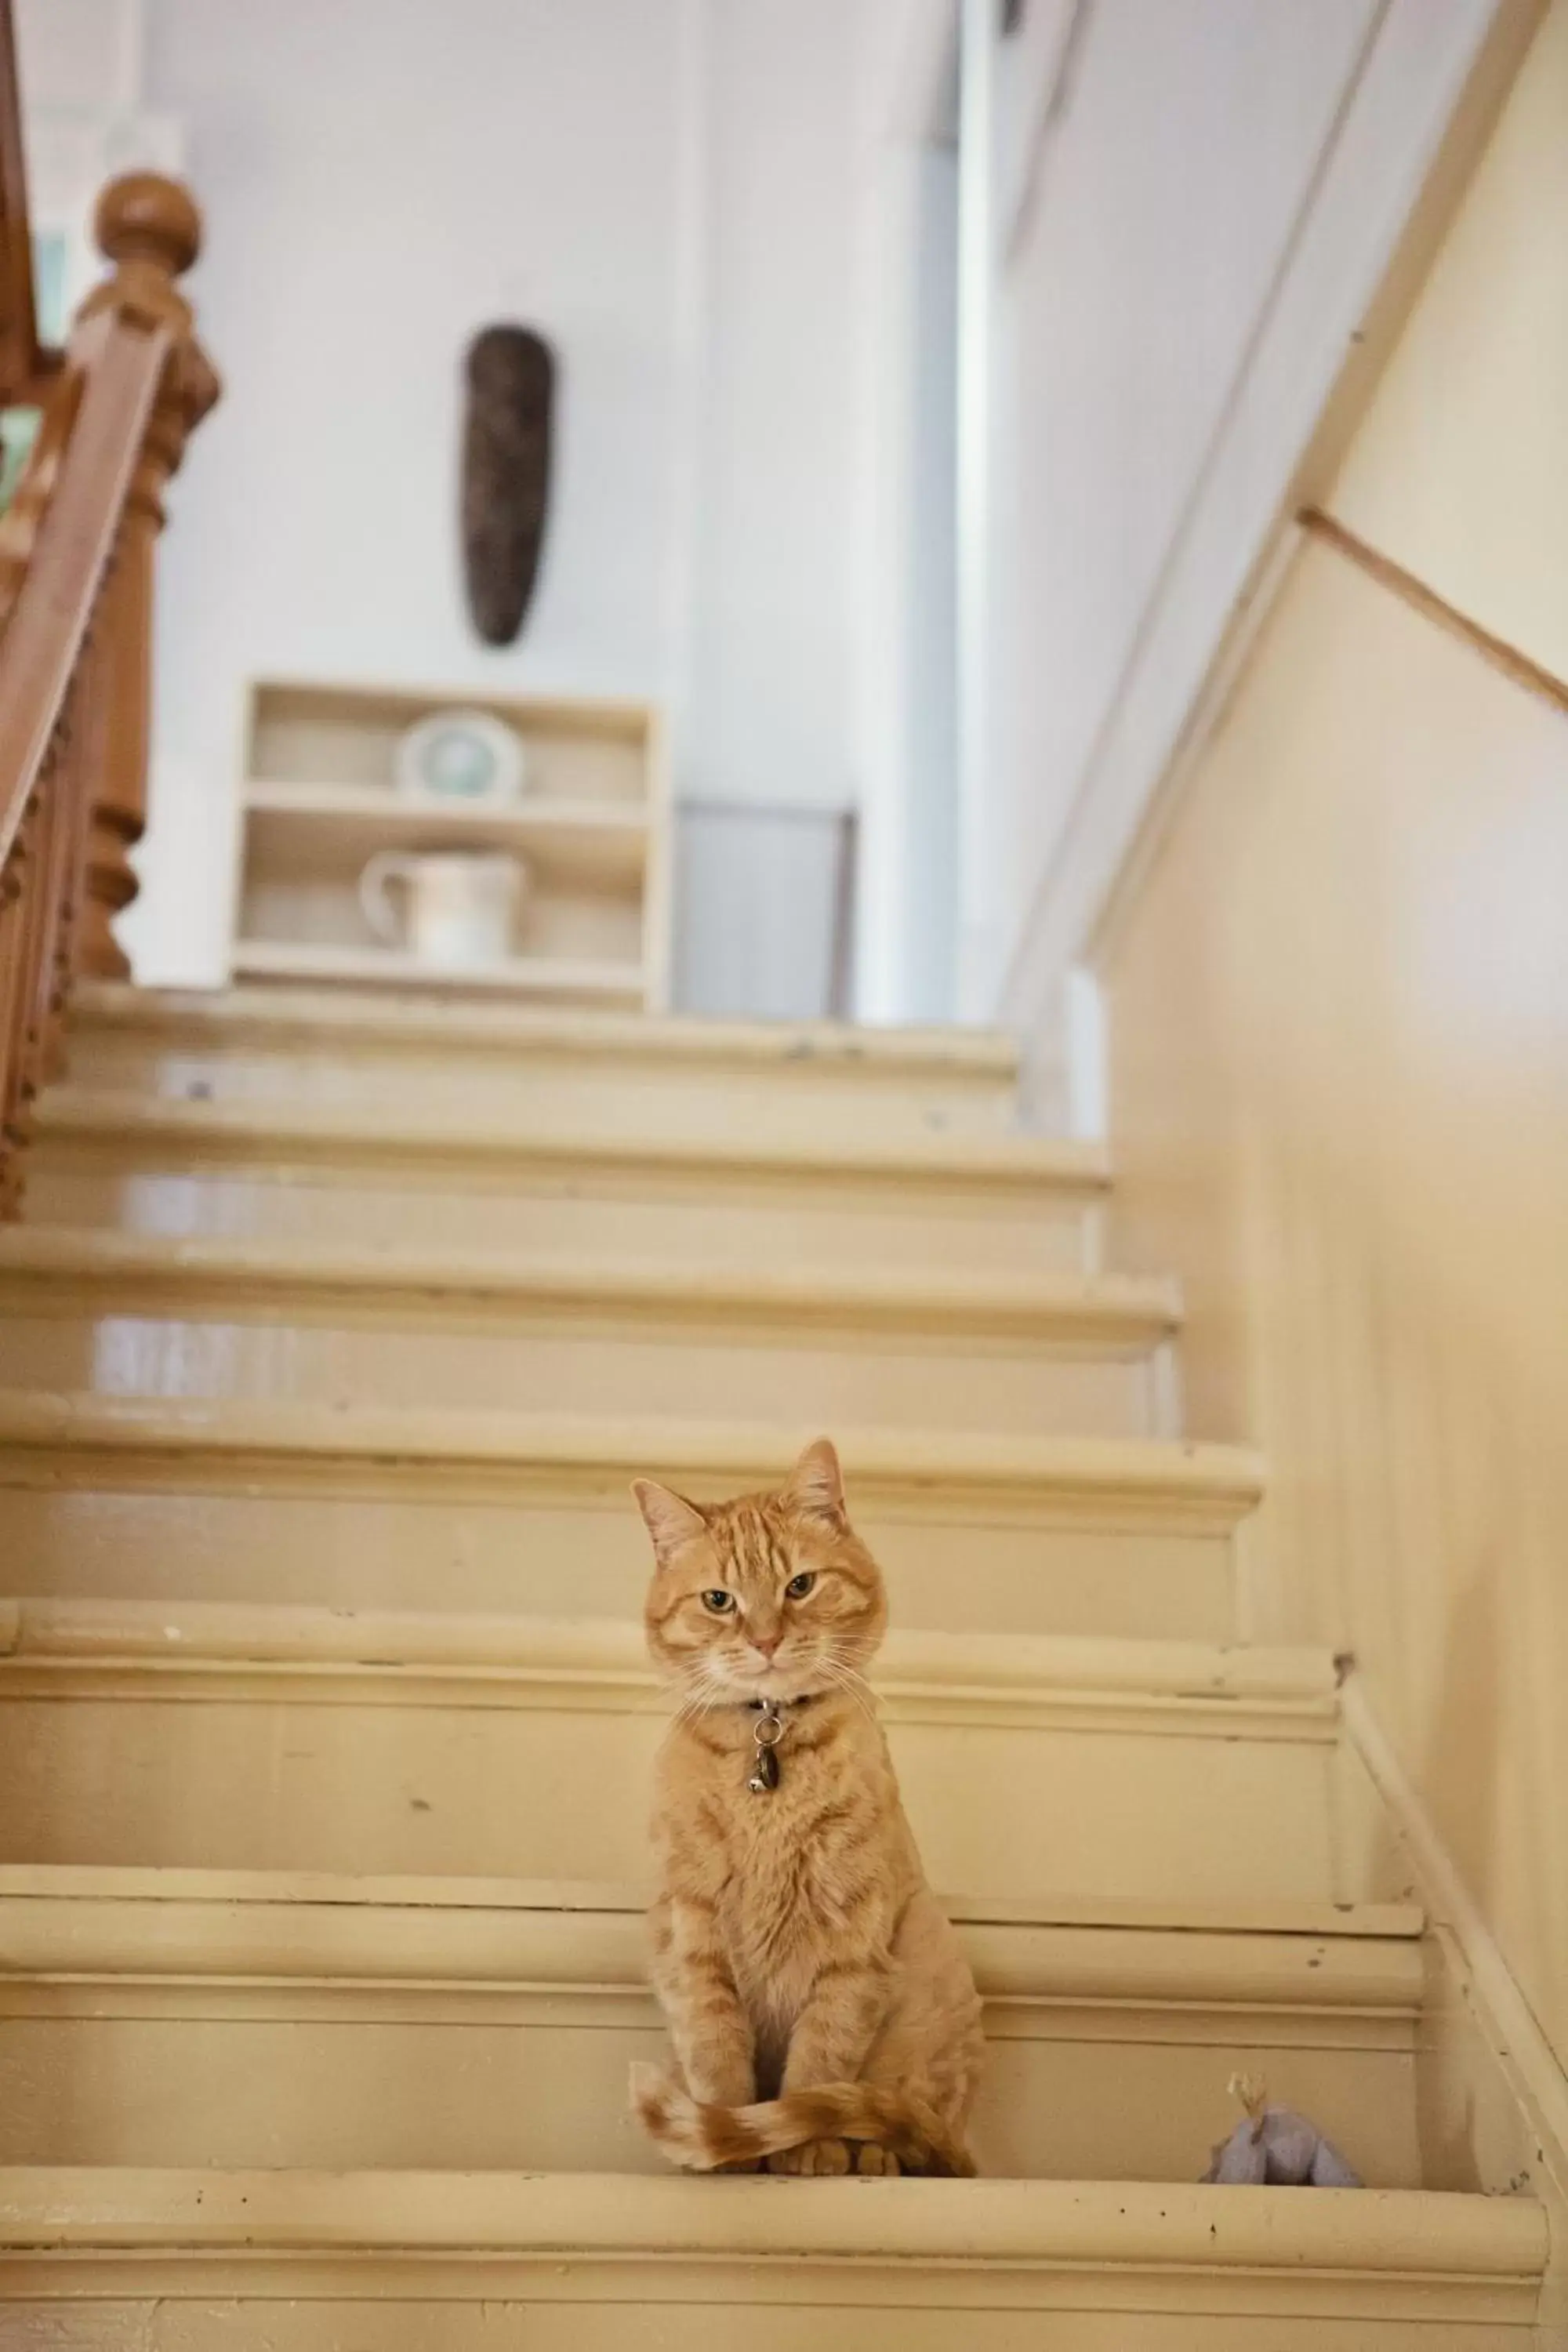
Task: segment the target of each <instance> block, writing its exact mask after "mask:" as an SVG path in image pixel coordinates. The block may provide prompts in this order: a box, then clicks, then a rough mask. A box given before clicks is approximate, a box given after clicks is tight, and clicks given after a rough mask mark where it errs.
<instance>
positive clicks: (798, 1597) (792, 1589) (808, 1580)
mask: <svg viewBox="0 0 1568 2352" xmlns="http://www.w3.org/2000/svg"><path fill="white" fill-rule="evenodd" d="M815 1583H816V1577H815V1575H814V1574H813V1573H812V1571H811V1570H810V1569H803V1570H801V1572H800V1574H799V1575H798V1576H792V1577H791V1578H790V1580H789V1582H788V1583H787V1584H786V1585H785V1586H784V1597H785V1599H786V1600H789V1601H804V1600H805V1596H806V1594H807V1593H808V1592H809V1591H811V1588H812V1586H813V1585H814V1584H815Z"/></svg>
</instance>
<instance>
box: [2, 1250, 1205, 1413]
mask: <svg viewBox="0 0 1568 2352" xmlns="http://www.w3.org/2000/svg"><path fill="white" fill-rule="evenodd" d="M193 1287H195V1288H198V1289H199V1285H193ZM39 1304H40V1300H39V1295H38V1288H37V1286H28V1285H19V1286H15V1287H12V1286H7V1285H5V1284H3V1283H0V1386H5V1387H7V1388H20V1389H54V1390H61V1389H75V1390H82V1391H94V1392H96V1393H100V1394H113V1395H121V1396H124V1395H135V1394H141V1395H147V1396H161V1397H195V1398H219V1397H248V1398H258V1399H261V1398H283V1399H288V1400H290V1401H293V1402H301V1401H305V1400H310V1399H314V1400H319V1401H320V1402H321V1403H322V1404H325V1405H346V1404H350V1403H352V1404H354V1405H359V1406H369V1405H387V1406H399V1407H417V1406H428V1405H430V1404H431V1403H433V1402H439V1403H440V1404H442V1405H444V1406H446V1407H447V1408H449V1409H454V1410H475V1411H484V1410H487V1409H488V1410H491V1411H493V1410H495V1409H497V1408H499V1407H505V1408H507V1409H508V1410H510V1411H515V1412H553V1413H584V1414H592V1413H598V1414H619V1415H624V1416H637V1415H639V1414H646V1413H647V1412H648V1411H649V1410H650V1409H657V1410H658V1411H660V1412H668V1413H671V1414H681V1415H686V1416H689V1417H690V1418H693V1419H714V1420H719V1421H727V1422H732V1421H734V1420H737V1419H739V1420H745V1421H777V1422H780V1423H784V1424H785V1425H787V1426H789V1427H792V1428H802V1427H814V1428H815V1427H822V1428H831V1427H832V1426H833V1424H834V1423H835V1422H853V1423H860V1424H866V1423H872V1424H876V1425H879V1426H881V1427H885V1428H889V1429H910V1428H930V1427H933V1426H934V1427H937V1428H949V1429H968V1430H989V1431H993V1432H997V1433H1028V1434H1036V1435H1037V1434H1040V1433H1047V1432H1061V1433H1074V1434H1078V1435H1085V1436H1090V1435H1092V1436H1129V1437H1137V1436H1151V1435H1157V1434H1161V1433H1162V1430H1161V1426H1160V1424H1161V1419H1162V1416H1163V1412H1164V1402H1163V1398H1164V1383H1163V1380H1162V1379H1161V1378H1160V1377H1159V1376H1158V1367H1157V1361H1156V1360H1155V1359H1153V1358H1152V1357H1150V1356H1148V1355H1145V1354H1138V1355H1131V1356H1127V1357H1122V1356H1119V1355H1117V1354H1114V1353H1110V1352H1106V1351H1104V1350H1100V1351H1096V1350H1094V1349H1093V1348H1092V1347H1091V1346H1090V1345H1089V1343H1087V1342H1085V1343H1081V1344H1080V1343H1076V1342H1075V1343H1074V1345H1073V1346H1071V1347H1062V1348H1060V1349H1052V1348H1051V1347H1050V1346H1049V1345H1048V1344H1047V1341H1046V1340H1045V1339H1043V1338H1042V1337H1041V1336H1040V1335H1039V1334H1038V1333H1026V1334H1024V1335H1021V1336H1019V1337H1017V1338H1007V1337H1001V1336H998V1337H994V1338H989V1337H980V1336H974V1337H969V1336H966V1335H964V1334H963V1332H961V1331H959V1332H951V1333H944V1334H942V1336H940V1337H938V1336H934V1335H932V1334H930V1333H922V1332H920V1331H905V1330H901V1329H898V1328H894V1329H891V1330H889V1329H886V1328H884V1329H881V1330H871V1329H867V1328H858V1329H857V1328H843V1329H837V1330H835V1329H828V1330H824V1329H822V1328H819V1327H814V1326H810V1325H808V1326H805V1327H804V1328H803V1327H802V1326H801V1325H799V1324H797V1323H795V1322H793V1321H790V1322H786V1321H784V1320H782V1319H771V1318H765V1317H760V1316H757V1315H752V1316H749V1317H747V1318H738V1317H728V1318H723V1319H720V1318H715V1319H713V1320H712V1321H710V1322H700V1323H694V1322H690V1321H687V1322H685V1323H682V1321H681V1320H680V1319H679V1316H678V1314H677V1312H676V1311H673V1310H661V1309H657V1308H649V1309H647V1310H645V1311H643V1312H642V1313H641V1314H640V1315H637V1314H636V1313H633V1314H629V1315H628V1314H624V1313H622V1314H616V1313H611V1312H608V1311H605V1312H603V1313H597V1314H595V1313H590V1312H589V1311H588V1310H587V1309H584V1310H582V1311H580V1312H572V1311H571V1310H569V1309H565V1308H556V1309H554V1310H553V1311H552V1312H539V1313H530V1312H529V1311H528V1310H527V1309H526V1307H516V1308H510V1309H509V1310H508V1311H507V1312H506V1314H505V1315H504V1316H502V1315H500V1314H499V1313H498V1314H496V1315H484V1314H479V1315H475V1316H473V1317H472V1318H469V1319H468V1320H467V1322H466V1323H464V1322H460V1321H459V1320H458V1318H456V1317H455V1316H453V1315H450V1314H444V1313H443V1312H442V1311H441V1309H440V1308H439V1307H434V1308H433V1309H432V1310H431V1312H430V1314H429V1316H428V1318H427V1319H426V1320H425V1322H424V1324H423V1327H422V1326H421V1323H420V1321H419V1319H418V1310H417V1309H416V1307H412V1306H407V1305H404V1306H400V1307H397V1308H389V1309H388V1310H387V1312H386V1313H385V1315H384V1318H381V1319H377V1318H376V1316H375V1313H374V1307H368V1308H367V1307H363V1306H361V1305H360V1304H359V1303H358V1302H356V1307H355V1319H354V1320H353V1322H349V1321H346V1320H345V1321H343V1322H339V1323H333V1322H330V1321H325V1320H323V1321H316V1320H314V1319H311V1320H306V1319H305V1318H304V1314H303V1312H302V1311H301V1308H300V1306H299V1305H297V1304H292V1303H290V1302H288V1301H286V1300H282V1299H280V1300H279V1302H278V1303H277V1305H276V1306H275V1307H273V1308H272V1310H271V1314H272V1318H273V1319H269V1320H265V1321H264V1320H261V1319H259V1318H260V1317H261V1316H263V1315H265V1314H267V1312H268V1309H267V1307H266V1304H265V1301H261V1302H258V1306H257V1308H256V1310H255V1311H256V1313H257V1316H258V1319H257V1320H255V1321H245V1322H240V1321H233V1322H226V1321H222V1320H219V1319H216V1313H215V1315H214V1317H213V1318H212V1319H199V1320H198V1319H183V1318H182V1317H181V1316H180V1315H179V1314H176V1313H173V1312H171V1313H166V1314H161V1313H159V1312H157V1311H156V1310H154V1309H151V1308H148V1307H142V1310H141V1311H138V1310H137V1307H136V1306H135V1304H134V1303H133V1301H132V1300H131V1299H127V1300H126V1301H125V1302H124V1303H123V1305H121V1303H120V1302H119V1301H118V1300H116V1301H115V1302H112V1303H111V1302H110V1301H109V1300H104V1301H103V1302H102V1304H101V1306H100V1307H98V1308H97V1310H96V1311H95V1310H94V1307H93V1305H92V1304H91V1303H89V1301H88V1300H87V1299H83V1300H82V1301H81V1302H80V1306H79V1311H76V1312H73V1311H71V1309H70V1305H69V1304H68V1300H67V1298H66V1297H65V1295H64V1292H63V1291H61V1292H57V1293H56V1294H55V1295H54V1297H52V1298H51V1300H50V1304H51V1306H52V1307H54V1310H55V1311H53V1312H50V1313H39V1312H38V1311H37V1309H38V1306H39ZM321 1311H322V1312H326V1311H329V1310H327V1309H326V1308H325V1307H324V1306H323V1308H322V1310H321Z"/></svg>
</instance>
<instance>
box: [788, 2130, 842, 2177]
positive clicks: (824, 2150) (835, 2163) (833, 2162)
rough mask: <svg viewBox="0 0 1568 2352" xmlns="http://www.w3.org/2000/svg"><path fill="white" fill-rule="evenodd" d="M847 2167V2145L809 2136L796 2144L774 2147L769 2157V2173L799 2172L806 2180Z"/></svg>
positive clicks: (839, 2140) (837, 2141) (839, 2171)
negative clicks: (809, 2137) (796, 2145)
mask: <svg viewBox="0 0 1568 2352" xmlns="http://www.w3.org/2000/svg"><path fill="white" fill-rule="evenodd" d="M848 2169H849V2148H848V2145H847V2142H846V2141H844V2140H841V2139H808V2140H806V2141H805V2142H804V2143H803V2145H802V2146H801V2147H780V2148H775V2149H774V2151H773V2155H772V2156H770V2157H769V2158H768V2170H769V2171H770V2172H793V2173H798V2174H799V2175H800V2176H801V2178H802V2179H807V2180H809V2179H824V2178H826V2176H828V2175H830V2174H837V2173H844V2172H847V2171H848Z"/></svg>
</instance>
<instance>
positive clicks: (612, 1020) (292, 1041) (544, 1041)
mask: <svg viewBox="0 0 1568 2352" xmlns="http://www.w3.org/2000/svg"><path fill="white" fill-rule="evenodd" d="M68 1044H69V1061H70V1071H71V1076H72V1078H73V1080H75V1081H76V1082H78V1083H79V1084H90V1085H95V1086H110V1087H125V1086H141V1087H146V1088H148V1089H150V1090H151V1091H152V1092H153V1093H156V1094H158V1095H162V1096H168V1097H176V1098H178V1097H185V1098H187V1099H188V1098H190V1097H193V1096H194V1095H195V1094H198V1093H200V1092H204V1091H205V1092H208V1093H210V1094H212V1095H213V1096H216V1097H225V1098H227V1097H234V1096H241V1095H252V1094H259V1095H265V1096H268V1097H272V1098H274V1099H279V1098H280V1099H281V1100H283V1101H284V1102H287V1103H289V1105H297V1104H303V1103H327V1104H342V1103H343V1102H346V1101H350V1100H352V1101H355V1102H374V1103H376V1104H378V1105H380V1106H381V1107H382V1108H390V1107H395V1106H397V1105H399V1104H401V1105H403V1106H405V1107H406V1106H407V1105H409V1104H411V1103H417V1104H418V1106H419V1108H420V1112H421V1115H423V1114H424V1112H425V1111H426V1110H428V1111H429V1112H430V1113H431V1114H432V1116H435V1115H437V1114H438V1113H442V1112H445V1113H447V1115H450V1116H453V1117H455V1118H459V1119H467V1118H473V1117H476V1116H488V1117H489V1118H498V1119H499V1118H506V1117H509V1116H510V1118H514V1119H515V1120H517V1121H520V1122H525V1123H527V1124H530V1125H532V1126H536V1127H541V1128H542V1127H545V1126H548V1125H550V1124H552V1122H557V1121H559V1122H560V1123H562V1124H563V1125H565V1126H567V1127H577V1126H581V1125H583V1124H585V1123H592V1124H594V1125H596V1126H599V1127H600V1128H602V1129H604V1130H605V1131H607V1132H610V1133H616V1132H624V1131H626V1129H630V1130H632V1131H634V1132H637V1131H641V1130H643V1129H647V1127H648V1126H649V1124H650V1123H656V1122H657V1123H658V1124H659V1125H661V1126H662V1127H663V1128H664V1129H665V1130H666V1131H667V1132H668V1133H671V1134H679V1133H680V1132H682V1131H684V1130H686V1129H689V1128H691V1127H693V1126H696V1125H700V1126H703V1127H705V1128H706V1129H707V1130H708V1131H710V1132H712V1131H714V1130H718V1131H719V1132H721V1133H726V1134H734V1133H738V1132H752V1131H754V1130H755V1129H758V1128H759V1127H768V1128H771V1129H775V1130H776V1131H778V1132H781V1133H789V1134H794V1135H797V1136H798V1135H801V1134H807V1133H810V1134H821V1133H822V1132H823V1131H824V1129H826V1131H827V1132H828V1134H829V1135H830V1136H831V1135H833V1134H835V1133H837V1132H838V1131H839V1130H840V1129H844V1130H846V1131H848V1132H852V1133H854V1134H855V1135H857V1136H859V1137H861V1138H865V1137H867V1136H869V1135H870V1134H873V1133H878V1132H883V1133H887V1134H889V1135H893V1134H901V1135H910V1134H920V1133H931V1132H935V1131H941V1130H943V1129H992V1130H994V1129H999V1128H1007V1127H1010V1126H1012V1125H1013V1124H1014V1123H1015V1121H1016V1102H1017V1086H1018V1051H1017V1047H1016V1045H1015V1044H1014V1042H1013V1041H1012V1040H1011V1039H1009V1038H1005V1037H1002V1036H1000V1035H998V1034H994V1033H993V1032H987V1031H984V1030H973V1029H902V1030H900V1029H868V1028H867V1029H862V1028H853V1027H849V1026H847V1025H845V1024H839V1023H832V1022H818V1023H810V1022H808V1023H772V1022H728V1021H698V1020H683V1019H679V1018H675V1019H660V1018H654V1017H648V1016H644V1015H640V1014H639V1015H626V1014H616V1013H560V1012H552V1011H535V1010H531V1009H530V1008H527V1007H520V1006H510V1005H499V1004H497V1005H489V1004H459V1003H440V1002H433V1001H432V1000H431V999H430V998H429V997H427V996H423V995H419V994H417V993H413V992H411V993H410V994H408V995H406V996H401V997H400V996H398V995H396V994H395V993H392V992H385V993H382V992H377V993H376V994H374V995H366V994H360V995H356V994H354V993H353V992H350V991H348V990H346V989H342V990H341V989H321V990H292V989H279V988H266V989H244V988H237V989H230V990H228V991H226V992H221V993H213V994H210V995H208V994H204V993H192V994H181V993H163V992H154V991H152V990H141V989H132V988H112V987H111V988H101V987H100V988H86V989H81V990H79V991H78V993H77V997H76V1001H75V1003H74V1006H73V1009H72V1013H71V1026H70V1035H69V1041H68Z"/></svg>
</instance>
